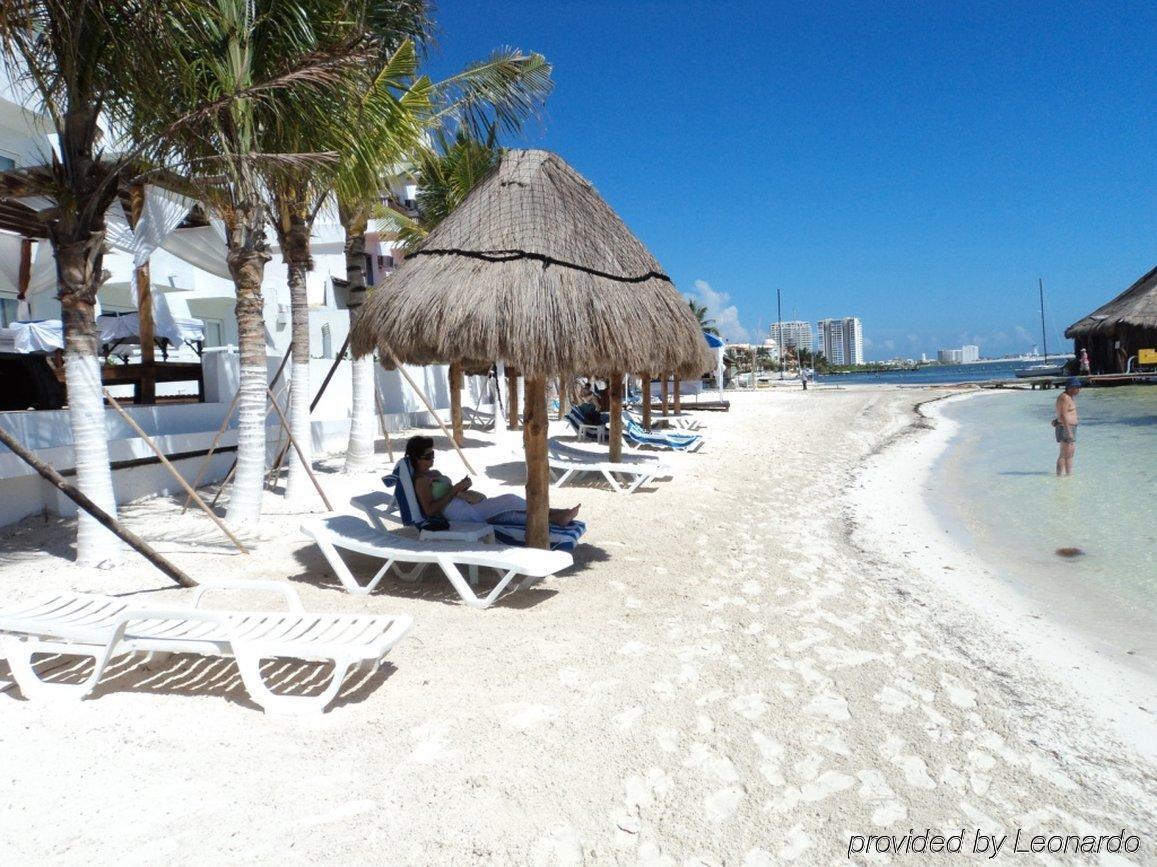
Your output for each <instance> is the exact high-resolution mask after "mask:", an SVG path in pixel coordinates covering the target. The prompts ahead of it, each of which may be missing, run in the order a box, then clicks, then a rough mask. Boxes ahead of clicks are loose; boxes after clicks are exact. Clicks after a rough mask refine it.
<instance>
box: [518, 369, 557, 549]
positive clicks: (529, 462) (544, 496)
mask: <svg viewBox="0 0 1157 867" xmlns="http://www.w3.org/2000/svg"><path fill="white" fill-rule="evenodd" d="M548 426H549V421H548V419H547V414H546V379H545V378H543V377H534V378H530V379H527V380H526V425H525V427H524V429H523V433H522V440H523V444H524V446H525V448H526V545H527V547H529V548H543V549H549V548H550V467H549V465H548V464H547V455H546V438H547V428H548Z"/></svg>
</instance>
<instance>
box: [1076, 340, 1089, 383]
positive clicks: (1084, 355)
mask: <svg viewBox="0 0 1157 867" xmlns="http://www.w3.org/2000/svg"><path fill="white" fill-rule="evenodd" d="M1078 361H1079V363H1080V374H1081V376H1088V375H1089V374H1090V373H1092V370H1091V369H1090V367H1089V351H1088V350H1087V349H1085V347H1083V346H1082V347H1081V357H1080V359H1078Z"/></svg>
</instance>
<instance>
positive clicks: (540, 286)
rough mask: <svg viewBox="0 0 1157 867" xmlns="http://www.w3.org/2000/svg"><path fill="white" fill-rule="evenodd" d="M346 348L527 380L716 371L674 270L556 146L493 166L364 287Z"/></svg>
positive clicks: (510, 154)
mask: <svg viewBox="0 0 1157 867" xmlns="http://www.w3.org/2000/svg"><path fill="white" fill-rule="evenodd" d="M352 345H353V350H354V353H355V354H357V355H364V354H366V353H369V352H371V351H372V350H373V349H374V348H375V346H381V347H382V349H383V350H385V351H383V353H382V357H383V358H384V359H388V358H389V355H390V354H391V353H392V354H393V355H394V356H396V357H397V358H398V359H399V360H400V361H402V362H408V363H417V364H424V363H430V362H437V361H464V362H467V363H483V364H489V363H490V362H491V361H495V360H501V361H503V362H505V363H506V364H507V365H508V366H511V367H513V368H515V369H517V370H518V371H519V372H520V373H522V374H523V375H524V376H530V377H539V376H554V375H568V374H572V373H594V374H604V375H608V374H611V373H615V372H628V373H631V372H634V373H638V372H660V371H678V372H679V373H680V374H682V375H687V376H698V375H700V374H701V373H702V372H703V371H705V370H708V369H710V368H711V366H712V362H711V358H710V356H709V354H708V352H707V345H706V343H705V342H704V340H703V335H702V332H701V331H700V330H699V324H698V323H697V321H696V319H695V316H694V315H693V314H692V313H691V311H690V309H689V307H688V305H687V302H686V300H685V299H684V298H683V296H682V295H680V294H679V292H678V291H677V290H676V289H675V286H674V285H673V283H672V282H671V278H670V277H668V276H667V275H666V273H664V271H663V268H662V266H660V265H659V263H658V262H657V261H656V260H655V258H654V256H652V255H651V254H650V253H649V252H648V251H647V248H646V247H644V246H643V244H642V242H640V241H639V240H638V239H637V238H636V237H635V236H634V235H633V234H631V231H630V229H628V228H627V226H626V225H625V224H624V223H623V221H622V220H621V219H619V217H618V216H617V215H616V214H615V212H614V211H613V210H611V208H610V206H609V205H608V204H607V203H606V202H605V201H603V199H602V197H601V196H599V194H598V193H597V192H596V191H595V189H594V187H593V186H591V184H590V183H589V182H588V181H587V180H586V179H585V178H583V177H582V176H581V175H579V174H578V173H577V172H576V171H575V170H574V169H572V168H571V167H570V166H568V165H567V164H566V163H565V162H564V161H563V160H562V159H561V158H559V157H558V156H556V155H555V154H552V153H548V152H546V151H539V150H512V151H507V152H506V153H505V154H504V155H503V157H502V160H501V162H500V164H499V165H498V167H497V168H496V169H495V170H494V171H493V172H492V173H491V174H490V176H488V177H487V178H485V179H483V180H482V181H481V182H480V183H479V184H478V186H477V187H475V189H474V190H473V191H471V193H470V194H469V195H468V196H467V197H466V199H465V201H464V202H463V203H462V204H461V205H460V206H459V207H458V208H457V209H456V210H455V211H454V212H453V213H451V214H450V216H449V217H447V218H446V219H445V220H444V221H443V222H442V223H441V224H440V225H439V226H438V227H437V228H435V229H434V231H432V232H431V233H430V235H429V236H428V237H427V238H426V240H425V241H424V242H423V243H422V245H421V247H419V248H418V249H417V250H416V251H415V252H414V253H412V254H410V255H409V256H408V257H407V258H406V260H405V261H404V262H403V263H402V264H401V265H400V266H399V267H398V269H397V270H396V271H395V272H394V273H393V274H391V275H389V276H388V277H386V278H385V279H384V280H383V281H382V283H381V284H380V285H379V286H378V287H377V288H376V289H375V290H374V291H373V292H372V293H371V295H370V298H369V300H368V302H367V303H366V305H365V307H364V308H363V311H362V314H361V316H360V317H359V318H358V321H357V323H356V326H355V328H354V330H353V335H352Z"/></svg>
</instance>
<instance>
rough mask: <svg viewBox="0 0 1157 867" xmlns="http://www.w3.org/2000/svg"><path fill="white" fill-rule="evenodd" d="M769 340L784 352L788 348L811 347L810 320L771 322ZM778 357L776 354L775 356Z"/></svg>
mask: <svg viewBox="0 0 1157 867" xmlns="http://www.w3.org/2000/svg"><path fill="white" fill-rule="evenodd" d="M768 336H769V338H770V340H771V341H772V342H774V343H775V345H776V346H777V347H780V348H781V349H783V350H784V352H785V353H786V351H787V350H789V349H795V350H799V349H807V350H810V349H811V345H812V326H811V323H810V322H803V321H801V320H792V321H790V322H773V323H772V325H771V332H770V334H769V335H768ZM777 357H778V356H777Z"/></svg>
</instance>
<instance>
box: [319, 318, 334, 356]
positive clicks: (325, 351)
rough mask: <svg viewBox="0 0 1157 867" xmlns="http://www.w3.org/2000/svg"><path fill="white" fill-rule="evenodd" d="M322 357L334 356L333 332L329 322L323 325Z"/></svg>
mask: <svg viewBox="0 0 1157 867" xmlns="http://www.w3.org/2000/svg"><path fill="white" fill-rule="evenodd" d="M321 357H322V358H333V334H332V333H331V332H330V330H329V323H328V322H327V323H326V324H325V325H323V326H321Z"/></svg>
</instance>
